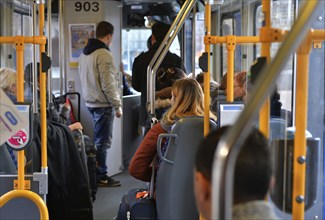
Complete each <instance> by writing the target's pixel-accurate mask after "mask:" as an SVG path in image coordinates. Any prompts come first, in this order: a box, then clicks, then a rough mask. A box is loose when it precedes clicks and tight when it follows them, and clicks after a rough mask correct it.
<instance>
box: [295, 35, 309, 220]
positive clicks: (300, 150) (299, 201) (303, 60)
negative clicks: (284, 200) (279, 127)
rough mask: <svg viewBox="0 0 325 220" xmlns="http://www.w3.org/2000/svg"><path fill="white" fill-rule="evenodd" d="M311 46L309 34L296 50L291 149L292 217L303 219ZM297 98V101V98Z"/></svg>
mask: <svg viewBox="0 0 325 220" xmlns="http://www.w3.org/2000/svg"><path fill="white" fill-rule="evenodd" d="M310 47H311V41H310V35H308V36H307V38H306V40H305V41H303V42H302V44H301V46H300V47H299V48H298V51H297V65H298V67H297V76H296V107H295V123H296V133H295V138H294V151H293V158H294V159H293V161H294V162H293V163H294V164H293V190H292V192H293V193H292V219H304V211H305V202H304V197H305V180H306V151H307V149H306V135H305V130H306V128H307V110H308V109H307V105H308V68H309V52H310ZM297 99H299V101H298V100H297Z"/></svg>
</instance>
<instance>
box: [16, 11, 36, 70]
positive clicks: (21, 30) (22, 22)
mask: <svg viewBox="0 0 325 220" xmlns="http://www.w3.org/2000/svg"><path fill="white" fill-rule="evenodd" d="M13 24H15V25H13V29H12V30H13V36H21V35H22V36H32V35H33V33H32V26H33V20H32V17H31V16H29V15H22V14H19V13H16V12H14V13H13ZM32 54H33V46H32V44H29V43H26V44H25V45H24V64H25V65H27V64H28V63H30V62H32V59H33V56H31V55H32ZM13 58H14V63H16V47H14V53H13ZM15 68H16V66H15Z"/></svg>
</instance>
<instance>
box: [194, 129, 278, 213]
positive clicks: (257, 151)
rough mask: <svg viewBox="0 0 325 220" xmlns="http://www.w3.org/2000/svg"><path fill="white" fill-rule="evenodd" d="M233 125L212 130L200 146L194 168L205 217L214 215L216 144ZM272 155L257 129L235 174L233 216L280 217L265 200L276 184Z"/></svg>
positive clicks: (243, 153)
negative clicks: (213, 176) (213, 165)
mask: <svg viewBox="0 0 325 220" xmlns="http://www.w3.org/2000/svg"><path fill="white" fill-rule="evenodd" d="M228 128H229V127H221V128H219V129H217V130H216V131H213V132H211V133H210V134H209V135H208V136H207V137H206V138H205V139H204V140H203V141H202V142H201V143H200V145H199V148H198V152H197V154H196V160H195V167H194V172H195V174H194V192H195V197H196V203H197V207H198V209H199V211H200V213H201V214H202V216H203V217H204V218H205V219H211V218H212V213H211V212H212V209H213V207H211V205H212V185H211V184H212V180H211V179H212V164H213V160H214V153H215V149H216V146H217V145H218V142H219V140H220V138H221V136H222V135H224V134H225V132H226V130H227V129H228ZM272 180H273V178H272V165H271V155H270V149H269V145H268V141H267V139H266V138H265V137H264V136H263V135H262V133H261V132H259V131H258V130H257V129H253V130H252V131H251V132H250V134H249V136H248V137H247V138H246V140H245V141H244V143H243V146H242V148H241V150H240V152H239V155H238V158H237V161H236V166H235V175H234V198H233V202H234V203H233V212H232V219H278V217H277V216H276V214H275V212H274V210H273V208H272V207H271V205H270V204H269V203H268V202H267V201H265V197H266V195H267V192H268V190H269V188H270V186H271V185H272V184H271V182H273V181H272Z"/></svg>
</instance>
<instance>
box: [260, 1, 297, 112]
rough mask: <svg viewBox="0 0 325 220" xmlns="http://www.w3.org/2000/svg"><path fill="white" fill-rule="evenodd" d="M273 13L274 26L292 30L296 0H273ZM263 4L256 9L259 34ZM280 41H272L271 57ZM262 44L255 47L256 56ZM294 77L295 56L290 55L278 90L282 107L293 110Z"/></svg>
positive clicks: (279, 80)
mask: <svg viewBox="0 0 325 220" xmlns="http://www.w3.org/2000/svg"><path fill="white" fill-rule="evenodd" d="M271 11H272V13H271V25H272V27H274V28H280V29H282V30H290V29H291V26H292V24H293V22H294V1H293V0H289V1H273V2H272V10H271ZM263 17H264V16H263V14H262V6H261V5H259V6H257V7H256V10H255V30H254V32H255V35H258V34H259V30H260V28H261V26H262V22H263ZM280 46H281V44H280V43H272V45H271V58H273V57H274V56H275V55H276V53H277V51H278V49H279V48H280ZM260 51H261V46H260V44H257V45H256V47H255V51H254V52H255V55H256V56H255V58H256V57H259V56H260ZM292 78H293V57H292V56H290V58H289V59H288V62H287V63H286V65H285V67H284V68H283V70H282V72H281V74H280V77H279V79H278V81H277V85H278V91H279V93H280V100H281V102H282V108H283V109H286V110H291V106H292V81H293V80H292Z"/></svg>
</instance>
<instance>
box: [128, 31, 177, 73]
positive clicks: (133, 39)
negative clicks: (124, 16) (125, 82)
mask: <svg viewBox="0 0 325 220" xmlns="http://www.w3.org/2000/svg"><path fill="white" fill-rule="evenodd" d="M150 35H151V29H123V30H122V62H123V66H124V70H125V71H126V72H127V73H129V74H132V66H133V61H134V58H136V57H137V56H138V55H139V54H140V53H142V52H146V51H148V47H147V39H148V38H149V37H150ZM169 51H170V52H172V53H176V54H177V55H179V56H180V43H179V41H178V37H177V36H176V38H175V40H174V41H173V43H172V45H171V47H170V49H169Z"/></svg>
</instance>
